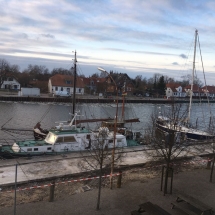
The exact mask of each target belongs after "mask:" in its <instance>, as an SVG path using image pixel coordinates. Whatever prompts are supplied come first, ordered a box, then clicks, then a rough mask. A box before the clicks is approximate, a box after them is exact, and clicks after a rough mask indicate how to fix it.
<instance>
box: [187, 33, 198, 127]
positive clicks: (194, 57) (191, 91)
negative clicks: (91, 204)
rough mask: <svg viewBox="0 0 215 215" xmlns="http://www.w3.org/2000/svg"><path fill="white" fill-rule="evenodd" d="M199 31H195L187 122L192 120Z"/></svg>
mask: <svg viewBox="0 0 215 215" xmlns="http://www.w3.org/2000/svg"><path fill="white" fill-rule="evenodd" d="M197 36H198V31H197V30H196V31H195V45H194V55H193V71H192V82H191V88H190V105H189V112H188V118H187V123H189V122H190V113H191V105H192V97H193V82H194V72H195V61H196V42H197Z"/></svg>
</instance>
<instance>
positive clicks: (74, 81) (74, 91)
mask: <svg viewBox="0 0 215 215" xmlns="http://www.w3.org/2000/svg"><path fill="white" fill-rule="evenodd" d="M76 62H77V59H76V51H75V59H74V75H73V77H74V79H73V98H72V103H73V105H72V114H73V116H74V115H75V94H76V79H77V77H76V76H77V72H76Z"/></svg>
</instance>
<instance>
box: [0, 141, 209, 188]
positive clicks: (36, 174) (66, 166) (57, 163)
mask: <svg viewBox="0 0 215 215" xmlns="http://www.w3.org/2000/svg"><path fill="white" fill-rule="evenodd" d="M200 149H201V146H200ZM133 150H135V151H133ZM136 150H143V147H142V146H139V147H134V148H132V147H128V148H125V149H124V151H123V157H122V160H120V161H118V163H117V165H118V166H132V165H139V164H144V163H147V162H149V161H152V160H154V159H155V158H153V155H156V153H155V151H154V150H148V151H136ZM132 151H133V152H132ZM211 152H212V151H211V147H210V146H208V145H207V146H205V145H204V148H203V151H201V150H197V149H196V148H193V147H192V148H191V147H190V149H189V150H188V149H187V150H186V151H184V152H181V154H180V156H181V157H192V156H196V155H203V154H207V153H211ZM83 155H84V156H88V155H89V154H87V153H84V152H83V153H82V154H80V153H71V154H67V156H66V157H62V156H60V155H59V156H55V157H54V158H53V157H52V156H44V157H42V156H40V157H33V158H32V159H31V160H27V159H26V158H20V159H18V160H15V159H12V160H2V161H1V164H0V186H1V185H9V184H13V183H14V181H15V180H14V179H15V163H17V162H18V164H19V165H18V171H17V172H18V174H17V175H18V176H17V181H18V182H19V183H21V182H25V181H31V180H35V179H42V178H43V179H47V178H51V177H56V176H57V177H58V176H64V175H71V174H77V173H81V172H83V171H84V170H83V168H82V166H81V165H80V163H81V162H83V158H81V157H80V156H83ZM78 157H79V158H78ZM85 171H86V170H85ZM85 171H84V172H85Z"/></svg>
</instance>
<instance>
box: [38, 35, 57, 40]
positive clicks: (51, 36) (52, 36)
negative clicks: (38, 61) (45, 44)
mask: <svg viewBox="0 0 215 215" xmlns="http://www.w3.org/2000/svg"><path fill="white" fill-rule="evenodd" d="M40 35H41V36H42V37H47V38H51V39H54V38H55V36H54V35H52V34H40Z"/></svg>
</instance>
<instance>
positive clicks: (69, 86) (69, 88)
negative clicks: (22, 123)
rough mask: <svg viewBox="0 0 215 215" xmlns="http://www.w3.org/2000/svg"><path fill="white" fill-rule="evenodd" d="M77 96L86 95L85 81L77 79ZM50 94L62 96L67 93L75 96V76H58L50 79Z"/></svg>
mask: <svg viewBox="0 0 215 215" xmlns="http://www.w3.org/2000/svg"><path fill="white" fill-rule="evenodd" d="M76 80H77V81H76V92H75V93H76V94H82V95H83V94H84V82H83V79H82V78H80V77H77V79H76ZM48 90H49V93H53V94H60V93H62V94H63V93H65V92H67V93H68V94H73V76H71V75H61V74H56V75H54V76H52V77H51V78H50V79H49V82H48Z"/></svg>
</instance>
